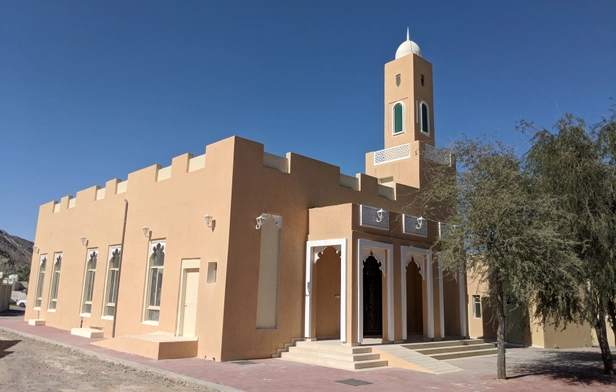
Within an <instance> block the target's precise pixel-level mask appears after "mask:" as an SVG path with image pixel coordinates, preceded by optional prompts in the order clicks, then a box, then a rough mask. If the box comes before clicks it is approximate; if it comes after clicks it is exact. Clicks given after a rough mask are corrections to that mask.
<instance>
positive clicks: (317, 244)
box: [304, 238, 347, 343]
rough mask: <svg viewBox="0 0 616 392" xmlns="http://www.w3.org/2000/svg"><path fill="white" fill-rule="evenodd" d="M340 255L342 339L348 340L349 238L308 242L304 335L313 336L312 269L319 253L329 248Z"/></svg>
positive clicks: (343, 341) (342, 340) (343, 340)
mask: <svg viewBox="0 0 616 392" xmlns="http://www.w3.org/2000/svg"><path fill="white" fill-rule="evenodd" d="M328 247H332V248H334V249H336V253H337V254H339V255H340V341H341V342H342V343H346V341H347V330H346V329H347V299H346V296H347V256H346V252H347V240H346V238H338V239H331V240H323V241H307V242H306V286H305V292H304V337H305V338H311V336H310V334H311V331H312V269H313V265H314V264H315V263H316V262H317V261H318V259H319V255H320V254H322V252H323V251H324V250H325V249H326V248H328Z"/></svg>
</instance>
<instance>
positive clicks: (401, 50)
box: [396, 38, 421, 59]
mask: <svg viewBox="0 0 616 392" xmlns="http://www.w3.org/2000/svg"><path fill="white" fill-rule="evenodd" d="M411 53H415V54H416V55H417V56H419V57H421V49H419V45H417V44H416V43H415V42H413V41H411V40H410V39H408V38H407V39H406V41H404V42H403V43H401V44H400V46H398V50H396V59H399V58H400V57H404V56H406V55H407V54H411Z"/></svg>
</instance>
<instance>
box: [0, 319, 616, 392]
mask: <svg viewBox="0 0 616 392" xmlns="http://www.w3.org/2000/svg"><path fill="white" fill-rule="evenodd" d="M0 316H1V315H0ZM0 329H3V330H6V331H10V332H13V333H17V334H20V335H22V336H25V337H29V338H33V339H37V340H41V341H46V342H50V343H53V344H59V345H63V346H66V347H70V348H72V349H76V350H80V351H82V352H84V353H87V354H90V355H95V356H97V357H99V358H101V359H103V360H111V361H116V362H120V363H122V364H124V365H128V366H133V367H136V368H139V369H145V370H149V371H154V372H158V373H161V374H164V375H165V376H168V377H174V378H177V379H181V380H185V381H190V382H195V383H198V384H200V385H204V386H208V387H211V388H215V389H218V390H221V391H237V390H242V391H255V392H256V391H314V390H327V391H328V392H330V391H331V392H334V391H351V390H354V389H353V388H357V389H356V390H357V391H366V392H368V391H408V390H411V389H412V390H418V391H427V390H430V391H433V390H447V391H449V390H454V389H455V390H457V389H468V390H473V391H485V390H491V389H498V390H503V391H519V390H531V391H532V390H537V391H546V390H559V391H561V390H570V391H579V390H584V389H586V390H593V391H613V390H615V388H616V378H614V377H608V376H604V375H603V374H602V363H601V355H600V352H599V350H598V349H597V348H592V349H574V350H546V349H537V348H532V347H526V348H522V347H521V348H510V349H508V350H507V375H508V376H509V380H507V381H499V380H496V379H495V378H496V356H486V357H474V358H466V359H459V360H454V361H451V363H452V364H455V366H458V367H460V368H463V369H464V371H462V372H457V373H449V374H442V375H433V374H427V373H419V372H413V371H409V370H402V369H395V368H385V369H377V370H366V371H355V372H354V371H345V370H337V369H330V368H324V367H320V366H312V365H304V364H300V363H295V362H287V361H283V360H280V359H259V360H251V361H238V362H223V363H220V362H212V361H209V360H204V359H199V358H186V359H172V360H161V361H156V360H152V359H148V358H144V357H140V356H137V355H131V354H126V353H122V352H118V351H113V350H109V349H105V348H102V347H97V346H94V345H91V344H90V343H91V342H94V341H98V340H100V339H86V338H82V337H78V336H75V335H71V334H70V331H64V330H60V329H56V328H52V327H33V326H30V325H28V324H27V323H26V322H24V321H23V318H22V317H0ZM341 381H343V382H341Z"/></svg>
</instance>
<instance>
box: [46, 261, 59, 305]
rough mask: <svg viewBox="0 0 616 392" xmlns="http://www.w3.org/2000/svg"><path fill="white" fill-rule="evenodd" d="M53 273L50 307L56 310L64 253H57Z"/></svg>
mask: <svg viewBox="0 0 616 392" xmlns="http://www.w3.org/2000/svg"><path fill="white" fill-rule="evenodd" d="M55 259H56V261H55V262H54V264H53V272H52V273H51V294H50V295H49V309H50V310H52V309H53V310H55V309H56V305H57V304H58V285H59V284H60V270H61V268H62V254H61V253H60V254H56V256H55Z"/></svg>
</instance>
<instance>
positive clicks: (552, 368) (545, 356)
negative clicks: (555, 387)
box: [507, 350, 616, 386]
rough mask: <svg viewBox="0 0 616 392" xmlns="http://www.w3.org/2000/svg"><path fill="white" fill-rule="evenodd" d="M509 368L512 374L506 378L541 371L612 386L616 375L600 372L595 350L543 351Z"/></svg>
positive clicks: (574, 381)
mask: <svg viewBox="0 0 616 392" xmlns="http://www.w3.org/2000/svg"><path fill="white" fill-rule="evenodd" d="M510 369H511V370H512V371H513V372H512V373H513V375H512V376H511V377H507V378H508V379H515V378H523V377H528V376H537V375H541V376H543V377H548V378H551V379H553V380H560V381H566V382H568V383H571V384H580V385H584V386H591V385H598V384H600V385H614V386H616V377H614V376H608V375H605V374H603V361H602V360H601V353H600V352H598V351H552V350H550V351H544V352H541V353H538V357H537V358H533V359H532V360H530V361H529V362H527V363H522V364H514V365H511V368H510Z"/></svg>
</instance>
